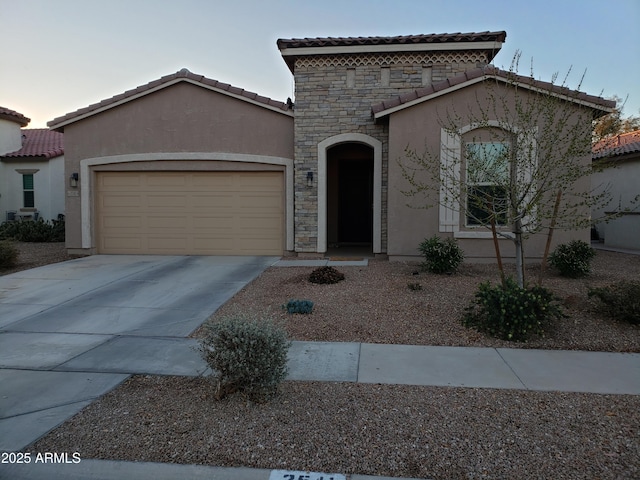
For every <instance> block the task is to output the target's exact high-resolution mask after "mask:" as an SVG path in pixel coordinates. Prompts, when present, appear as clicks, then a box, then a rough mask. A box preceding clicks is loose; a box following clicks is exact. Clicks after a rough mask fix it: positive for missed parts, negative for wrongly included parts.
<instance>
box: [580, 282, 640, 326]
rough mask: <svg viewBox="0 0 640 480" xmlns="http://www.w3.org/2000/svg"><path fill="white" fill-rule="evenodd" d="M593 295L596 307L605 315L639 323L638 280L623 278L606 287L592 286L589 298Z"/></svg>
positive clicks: (639, 292) (639, 296) (639, 298)
mask: <svg viewBox="0 0 640 480" xmlns="http://www.w3.org/2000/svg"><path fill="white" fill-rule="evenodd" d="M594 297H595V298H596V300H597V301H598V303H597V307H598V309H599V310H600V311H602V312H603V313H605V314H606V315H609V316H610V317H611V318H615V319H616V320H622V321H624V322H629V323H631V324H633V325H640V282H633V281H625V280H623V281H620V282H617V283H614V284H613V285H609V286H607V287H601V288H592V289H590V290H589V298H594Z"/></svg>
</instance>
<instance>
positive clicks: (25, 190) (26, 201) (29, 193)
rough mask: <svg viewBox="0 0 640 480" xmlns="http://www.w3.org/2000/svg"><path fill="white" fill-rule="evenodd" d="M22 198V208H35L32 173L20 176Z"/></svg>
mask: <svg viewBox="0 0 640 480" xmlns="http://www.w3.org/2000/svg"><path fill="white" fill-rule="evenodd" d="M22 198H23V202H22V203H23V207H24V208H34V207H35V196H34V192H33V173H28V174H23V175H22Z"/></svg>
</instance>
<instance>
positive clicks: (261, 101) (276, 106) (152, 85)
mask: <svg viewBox="0 0 640 480" xmlns="http://www.w3.org/2000/svg"><path fill="white" fill-rule="evenodd" d="M180 81H188V82H191V83H195V84H197V85H200V86H202V87H205V88H209V89H212V90H217V91H220V92H221V93H226V94H228V95H231V96H234V97H236V98H240V99H242V100H246V101H249V102H251V103H255V104H258V105H260V106H264V107H266V108H269V109H272V110H276V111H282V112H283V113H290V112H291V111H290V108H289V105H287V104H286V103H283V102H279V101H277V100H272V99H271V98H268V97H263V96H261V95H258V94H257V93H253V92H249V91H247V90H244V89H242V88H238V87H234V86H232V85H229V84H228V83H222V82H219V81H217V80H212V79H210V78H207V77H205V76H203V75H198V74H195V73H192V72H190V71H189V70H187V69H186V68H183V69H182V70H180V71H178V72H176V73H172V74H170V75H165V76H164V77H162V78H159V79H157V80H154V81H152V82H149V83H147V84H145V85H141V86H139V87H136V88H134V89H132V90H127V91H126V92H124V93H121V94H119V95H116V96H114V97H111V98H107V99H105V100H102V101H101V102H98V103H94V104H92V105H89V106H88V107H84V108H81V109H79V110H76V111H75V112H71V113H68V114H66V115H63V116H61V117H57V118H54V119H53V120H51V121H50V122H47V125H48V126H49V127H50V128H53V129H56V130H62V129H64V126H65V125H68V124H70V123H73V122H75V121H78V120H81V119H83V118H86V117H89V116H91V115H94V114H96V113H99V112H101V111H104V110H107V109H109V108H112V107H115V106H117V105H120V104H121V103H125V102H127V101H129V100H133V99H134V98H138V97H140V96H142V95H146V94H148V93H152V92H155V91H156V90H159V89H162V88H164V87H166V86H169V85H173V84H175V83H177V82H180Z"/></svg>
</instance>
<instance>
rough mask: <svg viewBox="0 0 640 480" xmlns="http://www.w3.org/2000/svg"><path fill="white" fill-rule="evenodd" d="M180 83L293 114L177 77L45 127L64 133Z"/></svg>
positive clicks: (289, 111) (61, 118) (65, 117)
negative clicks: (99, 115)
mask: <svg viewBox="0 0 640 480" xmlns="http://www.w3.org/2000/svg"><path fill="white" fill-rule="evenodd" d="M180 82H187V83H190V84H192V85H196V86H198V87H202V88H206V89H207V90H211V91H214V92H217V93H221V94H223V95H227V96H229V97H233V98H235V99H237V100H242V101H243V102H247V103H251V104H253V105H256V106H258V107H261V108H266V109H267V110H271V111H274V112H277V113H281V114H283V115H288V116H290V117H293V112H292V111H291V110H283V109H282V108H279V107H277V106H272V105H268V104H266V103H262V102H258V101H255V100H253V99H251V98H249V97H246V96H243V95H238V94H236V93H233V92H230V91H228V90H224V89H221V88H216V87H215V86H213V85H208V84H206V83H202V82H198V81H196V80H193V79H191V78H186V77H178V78H175V79H172V80H170V81H168V82H165V83H161V84H159V85H157V86H155V87H152V88H149V89H146V90H144V91H141V92H139V93H135V94H133V95H130V96H124V97H123V98H121V99H120V100H117V101H114V102H111V103H107V104H105V105H103V106H100V104H97V106H96V108H95V109H90V110H88V111H86V112H84V113H79V114H78V115H75V116H71V117H68V116H67V115H65V116H62V117H58V118H54V119H53V120H51V121H50V122H47V126H48V127H49V128H50V129H51V130H55V131H58V132H64V127H66V126H68V125H71V124H72V123H76V122H79V121H81V120H85V119H87V118H89V117H92V116H94V115H97V114H99V113H102V112H106V111H107V110H111V109H112V108H116V107H119V106H121V105H124V104H125V103H128V102H131V101H133V100H136V99H138V98H142V97H144V96H146V95H149V94H151V93H154V92H158V91H160V90H163V89H165V88H167V87H170V86H172V85H176V84H178V83H180Z"/></svg>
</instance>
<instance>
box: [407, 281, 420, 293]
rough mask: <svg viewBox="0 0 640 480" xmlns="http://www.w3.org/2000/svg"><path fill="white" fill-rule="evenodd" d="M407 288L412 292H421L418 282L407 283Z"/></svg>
mask: <svg viewBox="0 0 640 480" xmlns="http://www.w3.org/2000/svg"><path fill="white" fill-rule="evenodd" d="M407 288H408V289H409V290H411V291H413V292H418V291H420V290H422V285H421V284H419V283H418V282H414V283H411V282H409V283H407Z"/></svg>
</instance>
